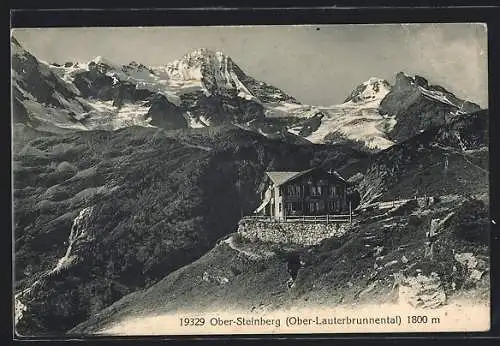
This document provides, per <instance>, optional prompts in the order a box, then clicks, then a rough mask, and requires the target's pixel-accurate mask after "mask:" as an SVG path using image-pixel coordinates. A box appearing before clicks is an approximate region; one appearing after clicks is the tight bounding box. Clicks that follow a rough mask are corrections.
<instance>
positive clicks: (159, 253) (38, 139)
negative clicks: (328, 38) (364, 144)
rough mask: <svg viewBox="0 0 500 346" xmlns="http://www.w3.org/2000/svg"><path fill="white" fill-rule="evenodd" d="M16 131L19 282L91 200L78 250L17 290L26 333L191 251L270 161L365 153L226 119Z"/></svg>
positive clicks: (223, 223)
mask: <svg viewBox="0 0 500 346" xmlns="http://www.w3.org/2000/svg"><path fill="white" fill-rule="evenodd" d="M14 137H15V138H14V140H15V154H14V188H15V189H14V198H15V201H14V203H15V241H16V243H15V249H16V262H15V272H16V286H17V290H16V291H19V290H20V289H24V288H26V287H29V286H30V285H31V284H32V283H33V282H34V281H35V280H36V279H38V278H40V276H41V275H42V274H43V273H46V272H47V271H48V270H50V269H51V268H53V267H54V266H55V265H56V263H57V261H58V259H59V258H61V257H62V256H63V255H64V254H65V252H66V249H67V247H68V244H67V240H68V235H69V232H70V229H71V225H72V222H73V219H74V218H75V216H76V215H77V214H78V213H79V212H80V211H81V210H82V209H83V208H85V207H89V206H93V207H94V212H93V214H92V216H91V218H90V220H89V225H88V227H87V230H86V232H87V235H88V236H87V237H86V238H85V239H84V240H82V241H80V242H79V243H78V244H76V245H75V246H74V247H73V249H72V251H73V252H72V253H73V254H74V255H75V258H76V261H75V262H74V263H73V264H72V265H71V266H70V267H68V268H66V269H64V270H62V271H61V272H60V273H59V274H57V275H52V276H50V277H48V278H44V279H42V280H41V281H42V282H41V285H40V286H37V287H36V289H34V290H33V291H32V292H31V294H29V295H27V296H25V297H24V298H23V302H24V303H25V304H26V305H27V306H28V311H27V312H26V313H25V314H24V317H23V319H22V321H21V323H20V324H19V325H18V332H19V333H21V334H23V335H30V334H38V335H39V334H47V335H53V334H58V333H61V332H64V331H66V330H68V329H69V328H71V327H73V326H74V325H76V324H77V323H79V322H81V321H83V320H85V319H87V318H89V317H90V316H92V315H93V314H94V313H96V312H97V311H99V310H101V309H103V308H105V307H106V306H108V305H109V304H111V303H112V302H114V301H116V300H117V299H119V298H120V297H122V296H123V295H125V294H128V293H130V292H132V291H135V290H137V289H140V288H143V287H148V286H149V285H151V284H153V283H155V282H156V281H157V280H159V279H160V278H162V277H164V276H165V275H167V274H169V273H170V272H172V271H174V270H176V269H178V268H180V267H182V266H184V265H186V264H188V263H190V262H192V261H193V260H195V259H197V258H199V257H200V256H201V255H202V254H203V253H205V252H206V251H207V250H209V249H210V248H211V247H212V246H213V245H214V243H215V241H216V240H217V239H219V238H220V237H222V236H224V235H225V234H228V233H230V232H233V231H234V230H235V229H236V224H237V221H238V220H239V218H240V216H241V213H244V214H247V213H249V212H250V211H251V210H253V209H254V208H255V207H256V206H257V205H258V203H259V200H258V196H259V194H258V192H259V188H261V186H260V183H261V181H262V177H263V176H264V172H265V171H266V170H268V169H283V170H295V169H297V170H298V169H305V168H308V167H309V166H310V164H311V162H313V161H315V162H319V161H321V162H323V163H324V164H326V165H330V166H331V167H333V168H339V167H342V166H348V165H350V164H351V163H352V162H353V161H356V159H358V158H362V157H365V156H366V154H364V153H360V152H356V151H354V150H351V152H349V151H346V149H345V148H339V147H324V146H309V145H308V146H300V145H290V144H287V143H284V142H280V141H270V140H267V139H265V138H264V137H262V136H260V135H257V134H254V133H251V132H247V131H242V130H239V129H235V128H232V127H221V128H210V129H200V130H198V131H197V130H193V131H187V132H176V131H172V132H166V131H162V130H157V129H148V128H127V129H122V130H118V131H115V132H104V131H93V132H84V133H75V134H70V135H64V136H62V135H61V136H56V135H49V134H44V133H39V132H36V131H32V130H31V129H29V128H26V127H23V126H22V125H21V126H19V127H18V128H17V130H16V133H15V135H14ZM238 181H239V182H240V184H239V186H240V187H239V188H238V184H237V183H238Z"/></svg>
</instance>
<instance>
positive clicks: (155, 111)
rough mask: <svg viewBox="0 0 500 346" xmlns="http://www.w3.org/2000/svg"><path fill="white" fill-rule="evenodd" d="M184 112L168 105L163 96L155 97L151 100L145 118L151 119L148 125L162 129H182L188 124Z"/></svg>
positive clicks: (170, 104)
mask: <svg viewBox="0 0 500 346" xmlns="http://www.w3.org/2000/svg"><path fill="white" fill-rule="evenodd" d="M183 114H184V112H183V111H182V110H181V109H179V108H178V107H176V106H175V105H173V104H172V103H170V102H169V101H168V100H167V98H166V97H165V96H163V95H156V96H154V97H153V99H152V100H151V106H150V107H149V111H148V113H147V114H146V115H145V117H146V118H151V122H150V124H151V125H153V126H157V127H160V128H163V129H183V128H187V127H188V124H187V121H186V119H185V118H184V115H183Z"/></svg>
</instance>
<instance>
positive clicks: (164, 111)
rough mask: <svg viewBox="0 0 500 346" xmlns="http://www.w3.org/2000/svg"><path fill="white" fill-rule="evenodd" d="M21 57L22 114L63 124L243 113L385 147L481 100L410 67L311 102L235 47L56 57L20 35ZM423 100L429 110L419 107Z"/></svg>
mask: <svg viewBox="0 0 500 346" xmlns="http://www.w3.org/2000/svg"><path fill="white" fill-rule="evenodd" d="M12 59H13V64H12V69H13V88H14V100H13V102H14V120H15V121H21V122H25V123H29V124H31V126H34V127H35V128H40V129H41V130H47V131H53V132H63V131H68V130H92V129H103V130H115V129H118V128H123V127H126V126H136V125H139V126H146V127H148V126H154V127H161V128H165V129H169V130H173V129H182V128H199V127H206V126H212V125H221V124H225V123H234V124H238V125H240V126H244V127H245V128H247V129H249V130H251V131H255V132H257V133H260V134H262V135H264V136H268V137H270V138H286V137H290V135H295V136H299V137H302V138H304V139H306V140H307V141H310V142H313V143H339V142H345V141H350V142H359V143H361V144H363V145H365V146H366V147H368V148H371V149H374V150H380V149H385V148H387V147H389V146H391V145H393V144H394V143H396V142H399V141H401V140H404V139H406V138H409V137H411V136H412V135H414V134H415V133H418V131H421V130H425V129H427V128H430V127H432V126H435V125H439V124H442V123H444V121H445V120H446V119H449V118H452V117H453V116H454V115H455V114H459V113H460V114H462V113H467V112H473V111H476V110H478V109H479V106H477V105H475V104H473V103H471V102H468V101H464V100H460V99H458V98H457V97H455V96H454V95H453V94H452V93H450V92H448V91H446V90H445V89H444V88H442V87H439V86H433V85H429V84H428V82H427V81H426V80H425V79H424V78H422V77H419V76H415V77H409V76H406V75H405V74H403V73H399V74H398V75H397V77H396V83H395V85H394V86H391V85H390V83H389V82H388V81H386V80H383V79H380V78H375V77H372V78H370V79H369V80H367V81H366V82H364V83H362V84H360V85H359V86H357V87H355V88H354V89H353V91H352V92H351V93H350V95H349V96H348V97H347V98H346V99H345V102H344V103H342V104H340V105H332V106H326V107H325V106H314V105H304V104H301V103H300V102H299V101H297V100H296V99H295V98H293V97H292V96H290V95H288V94H286V93H285V92H283V91H282V90H280V89H278V88H276V87H274V86H272V85H269V84H268V83H265V82H262V81H257V80H255V79H254V78H252V77H250V76H249V75H247V74H246V73H245V72H244V71H243V70H242V69H241V68H240V67H239V66H238V65H237V64H236V63H235V62H234V61H233V60H232V59H231V57H229V56H227V55H225V54H223V53H222V52H219V51H210V50H208V49H205V48H202V49H197V50H194V51H192V52H190V53H187V54H186V55H185V56H184V57H182V58H181V59H179V60H176V61H174V62H171V63H167V64H166V65H164V66H155V67H147V66H145V65H143V64H140V63H137V62H131V63H129V64H127V65H123V66H121V65H119V64H115V63H113V62H111V61H109V60H107V59H105V58H103V57H96V58H95V59H93V60H91V61H89V62H84V63H73V62H66V63H64V64H57V63H51V64H47V63H44V62H40V61H38V60H37V59H36V58H35V57H34V56H32V55H31V54H30V53H29V52H27V51H26V50H24V49H23V48H22V47H21V46H20V45H19V43H18V42H17V41H16V40H15V39H14V38H13V39H12ZM23 71H24V72H23ZM26 71H28V72H26ZM29 71H31V72H29ZM40 71H44V72H43V73H42V72H40ZM40 83H42V84H40ZM419 109H422V110H424V111H423V112H421V113H415V112H416V110H419ZM419 112H420V111H419ZM436 113H437V114H438V115H436V116H432V114H436Z"/></svg>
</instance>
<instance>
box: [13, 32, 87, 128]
mask: <svg viewBox="0 0 500 346" xmlns="http://www.w3.org/2000/svg"><path fill="white" fill-rule="evenodd" d="M11 51H12V55H11V68H12V80H13V82H14V83H13V86H12V88H13V105H14V107H13V120H14V122H22V123H30V124H32V125H33V124H37V123H38V122H37V121H36V120H34V119H32V117H31V116H30V112H29V111H28V110H27V108H26V106H25V102H26V100H28V102H31V101H34V102H37V103H38V104H40V105H41V107H42V108H43V107H52V108H55V109H57V110H58V111H59V113H60V115H61V116H62V117H63V118H65V119H66V121H68V122H74V121H75V119H74V116H76V115H77V114H76V113H75V110H74V109H75V108H77V109H78V108H79V110H80V111H81V112H84V111H88V107H87V106H86V105H85V104H83V103H81V102H79V101H78V100H77V99H76V96H77V95H76V94H75V92H74V91H73V90H70V87H69V86H68V85H67V84H66V83H64V82H63V81H62V80H61V79H60V78H58V77H57V76H56V75H54V73H52V71H50V69H48V68H47V67H46V66H44V65H42V64H40V63H39V62H38V60H37V59H36V58H35V57H34V56H33V55H31V54H30V53H28V52H27V51H25V50H24V49H23V48H22V47H21V46H20V45H19V43H18V42H17V41H16V40H15V39H12V43H11ZM70 103H71V104H72V107H71V108H69V107H68V104H70Z"/></svg>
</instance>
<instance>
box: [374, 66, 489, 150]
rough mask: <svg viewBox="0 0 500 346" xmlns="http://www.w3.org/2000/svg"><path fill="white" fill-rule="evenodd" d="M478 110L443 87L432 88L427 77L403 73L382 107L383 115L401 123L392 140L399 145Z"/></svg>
mask: <svg viewBox="0 0 500 346" xmlns="http://www.w3.org/2000/svg"><path fill="white" fill-rule="evenodd" d="M478 110H480V107H479V106H478V105H476V104H473V103H471V102H467V101H464V100H461V99H458V98H457V97H456V96H455V95H453V94H452V93H450V92H448V91H446V90H445V89H444V88H442V87H440V86H429V83H428V82H427V80H426V79H425V78H423V77H420V76H415V77H410V76H406V75H405V74H403V73H401V72H400V73H398V74H397V76H396V83H395V84H394V87H393V88H392V90H391V91H390V92H389V93H388V94H387V95H386V96H385V97H384V99H383V100H382V101H381V103H380V107H379V112H380V114H387V115H393V116H395V119H396V121H397V123H396V125H395V126H394V128H393V129H392V130H391V132H390V137H391V138H392V139H393V140H395V141H397V142H400V141H403V140H405V139H408V138H410V137H412V136H414V135H416V134H418V133H419V132H421V131H425V130H427V129H429V128H432V127H436V126H440V125H444V124H446V123H447V122H449V121H452V120H453V118H454V117H455V116H456V114H459V113H460V114H463V113H471V112H474V111H478Z"/></svg>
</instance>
